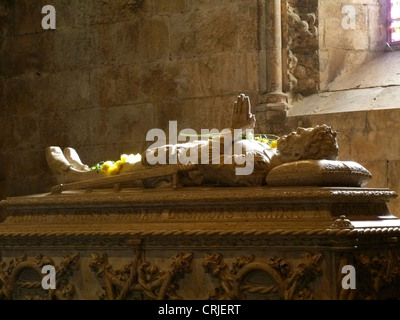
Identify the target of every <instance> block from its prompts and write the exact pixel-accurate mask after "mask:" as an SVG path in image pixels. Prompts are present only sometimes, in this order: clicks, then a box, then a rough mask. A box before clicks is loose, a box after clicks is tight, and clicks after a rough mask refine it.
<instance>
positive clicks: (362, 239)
mask: <svg viewBox="0 0 400 320" xmlns="http://www.w3.org/2000/svg"><path fill="white" fill-rule="evenodd" d="M396 196H397V194H396V193H395V192H393V191H391V190H388V189H384V188H382V189H375V188H364V187H300V186H292V187H279V186H275V187H270V186H262V187H261V186H260V187H230V188H228V187H206V186H204V187H188V188H178V189H172V188H159V189H140V188H125V189H120V190H113V189H93V190H90V191H89V190H72V191H64V192H61V193H59V194H51V193H48V194H38V195H31V196H22V197H10V198H8V199H6V200H3V201H1V218H0V254H1V256H0V257H1V259H0V298H1V299H74V300H87V299H162V300H171V299H174V300H176V299H184V300H187V299H191V300H200V299H201V300H203V299H204V300H206V299H211V300H213V299H226V300H231V299H251V300H255V299H287V300H295V299H323V300H336V299H362V300H364V299H397V298H399V297H400V292H399V288H400V271H399V270H400V268H399V267H400V244H399V243H398V238H399V236H400V220H399V219H398V218H397V217H395V216H393V215H391V213H390V212H389V210H388V206H387V203H388V202H389V201H390V200H391V199H393V198H395V197H396ZM46 268H47V269H46ZM46 270H50V271H51V270H52V271H53V274H52V273H51V272H50V271H46Z"/></svg>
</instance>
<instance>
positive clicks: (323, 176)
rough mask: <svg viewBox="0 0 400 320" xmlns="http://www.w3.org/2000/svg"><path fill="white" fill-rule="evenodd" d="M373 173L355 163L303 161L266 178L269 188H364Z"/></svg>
mask: <svg viewBox="0 0 400 320" xmlns="http://www.w3.org/2000/svg"><path fill="white" fill-rule="evenodd" d="M371 178H372V175H371V173H370V172H369V171H368V170H367V169H365V168H364V167H363V166H362V165H360V164H359V163H357V162H354V161H336V160H301V161H295V162H290V163H285V164H282V165H280V166H277V167H275V168H273V169H272V170H271V171H270V172H269V173H268V175H267V177H266V183H267V185H269V186H331V187H333V186H335V187H338V186H340V187H362V186H364V185H366V184H367V183H368V182H369V180H370V179H371Z"/></svg>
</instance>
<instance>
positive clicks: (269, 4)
mask: <svg viewBox="0 0 400 320" xmlns="http://www.w3.org/2000/svg"><path fill="white" fill-rule="evenodd" d="M263 4H264V8H265V11H264V12H265V17H266V19H265V26H260V28H261V30H260V31H261V37H264V38H265V39H261V42H262V43H263V42H264V41H265V55H264V56H263V55H260V56H261V57H265V59H266V62H265V63H266V65H265V67H266V73H265V75H266V82H265V88H260V89H261V90H260V93H261V97H260V104H259V105H258V106H256V116H257V122H258V125H259V126H260V128H263V130H265V129H264V128H265V127H268V126H269V125H268V124H269V123H272V124H275V123H280V122H283V121H284V120H285V119H286V115H287V110H288V96H287V95H286V94H285V93H283V92H282V70H283V68H282V21H281V20H282V19H281V18H282V9H281V6H282V3H281V0H272V1H271V0H265V2H264V3H263ZM260 65H263V64H262V63H261V64H260ZM261 81H262V80H261ZM261 83H262V82H261ZM264 90H265V91H264Z"/></svg>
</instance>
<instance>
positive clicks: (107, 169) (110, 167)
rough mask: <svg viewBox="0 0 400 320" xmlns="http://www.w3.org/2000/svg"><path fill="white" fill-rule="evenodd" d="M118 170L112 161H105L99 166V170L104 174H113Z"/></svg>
mask: <svg viewBox="0 0 400 320" xmlns="http://www.w3.org/2000/svg"><path fill="white" fill-rule="evenodd" d="M118 170H119V168H118V166H117V165H116V163H115V162H114V161H106V162H104V163H103V166H102V167H101V171H102V172H103V173H105V174H106V175H115V174H117V173H118Z"/></svg>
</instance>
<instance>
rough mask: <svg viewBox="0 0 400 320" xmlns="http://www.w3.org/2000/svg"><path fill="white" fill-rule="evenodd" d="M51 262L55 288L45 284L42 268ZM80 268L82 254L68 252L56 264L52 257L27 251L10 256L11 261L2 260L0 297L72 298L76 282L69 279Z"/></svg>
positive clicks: (17, 298)
mask: <svg viewBox="0 0 400 320" xmlns="http://www.w3.org/2000/svg"><path fill="white" fill-rule="evenodd" d="M45 265H51V266H53V267H55V270H56V288H55V289H48V290H45V289H43V288H42V278H43V277H44V276H45V274H42V268H43V266H45ZM78 269H79V255H77V254H72V253H70V254H67V255H66V256H64V259H63V260H62V261H61V263H60V265H59V266H56V264H55V263H54V261H53V260H52V259H51V258H47V257H44V256H43V255H37V256H36V257H35V258H28V257H27V256H26V255H24V256H22V257H19V258H15V259H13V260H11V261H10V262H9V263H8V265H7V263H6V262H5V261H1V260H0V300H2V299H6V300H71V299H72V298H73V297H74V294H75V286H74V285H73V284H71V283H69V278H70V277H71V276H72V273H73V271H74V270H78Z"/></svg>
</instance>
